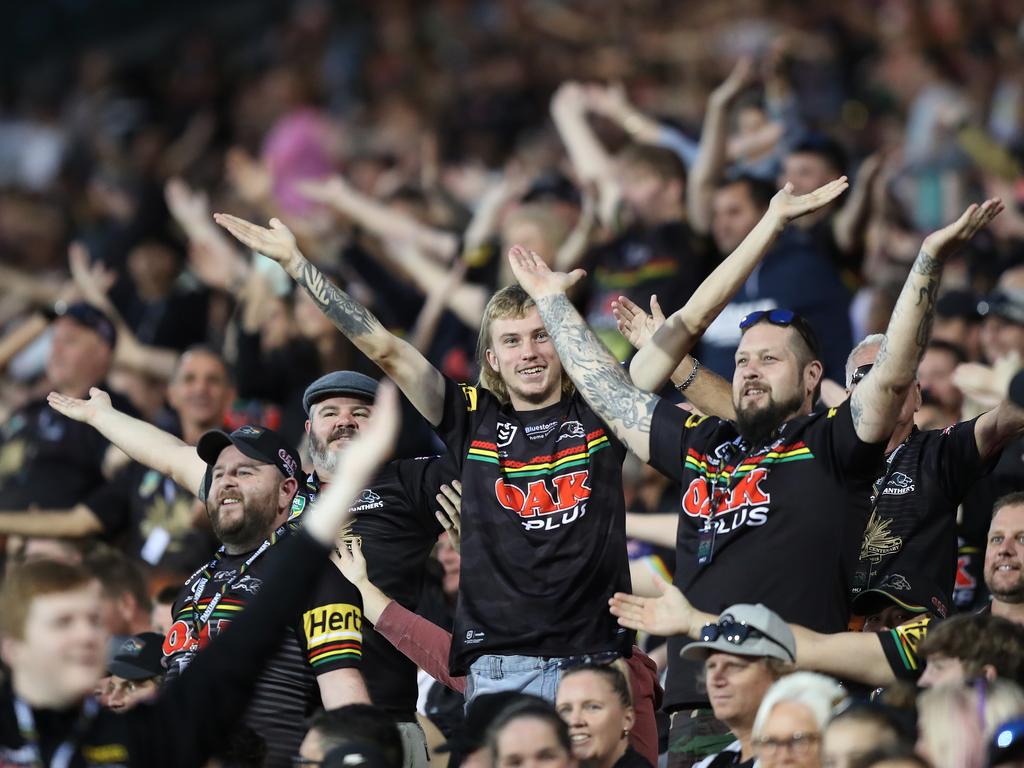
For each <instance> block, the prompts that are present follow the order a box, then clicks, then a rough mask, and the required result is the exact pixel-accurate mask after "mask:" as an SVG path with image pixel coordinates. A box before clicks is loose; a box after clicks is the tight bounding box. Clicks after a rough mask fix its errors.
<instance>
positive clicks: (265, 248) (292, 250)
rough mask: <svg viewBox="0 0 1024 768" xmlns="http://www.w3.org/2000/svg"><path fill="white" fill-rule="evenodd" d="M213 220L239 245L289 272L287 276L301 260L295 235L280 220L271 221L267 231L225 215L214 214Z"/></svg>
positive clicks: (256, 225) (235, 217) (243, 220)
mask: <svg viewBox="0 0 1024 768" xmlns="http://www.w3.org/2000/svg"><path fill="white" fill-rule="evenodd" d="M213 220H214V221H216V222H217V223H218V224H220V225H221V226H222V227H224V229H226V230H227V231H228V232H230V233H231V235H232V236H233V237H234V238H235V239H236V240H238V241H239V242H240V243H242V244H244V245H247V246H249V247H250V248H252V249H253V250H254V251H257V252H259V253H262V254H263V255H264V256H266V257H268V258H271V259H273V260H274V261H276V262H277V263H278V264H280V265H281V266H282V267H284V268H285V270H287V271H289V274H290V268H291V267H293V266H294V265H295V264H296V263H297V262H298V261H300V260H301V259H302V254H301V253H300V252H299V247H298V245H297V244H296V242H295V235H293V234H292V231H291V230H290V229H288V227H286V226H285V225H284V224H282V223H281V220H280V219H271V220H270V228H269V229H268V228H266V227H261V226H259V225H258V224H253V223H252V222H249V221H246V220H245V219H240V218H238V217H237V216H231V215H230V214H227V213H215V214H213Z"/></svg>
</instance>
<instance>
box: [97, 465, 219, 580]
mask: <svg viewBox="0 0 1024 768" xmlns="http://www.w3.org/2000/svg"><path fill="white" fill-rule="evenodd" d="M197 503H198V502H197V500H196V497H195V494H194V493H193V492H192V491H189V490H187V489H185V488H182V487H181V486H180V485H178V484H177V483H175V482H174V480H173V479H171V478H170V477H168V476H167V475H163V474H161V473H160V472H158V471H157V470H155V469H149V468H148V467H145V466H143V465H142V464H139V463H137V462H132V463H131V464H129V465H128V466H127V467H125V468H124V469H122V470H121V471H120V472H118V473H117V474H116V475H115V476H114V478H113V479H112V480H111V481H110V482H109V483H107V484H106V485H104V486H102V487H101V488H100V489H99V490H97V491H96V492H95V493H93V494H92V495H90V496H89V498H88V499H86V500H85V505H86V506H87V507H89V509H91V510H92V512H93V514H94V515H96V517H97V518H99V520H100V522H101V523H102V524H103V535H104V536H105V537H106V538H110V539H117V538H121V537H124V543H123V546H124V550H125V551H126V552H127V553H128V554H129V555H131V556H132V557H134V558H138V559H140V560H142V561H143V562H145V563H148V564H149V565H151V566H153V567H154V568H158V569H159V570H161V571H167V572H171V573H182V574H188V573H191V572H192V571H194V570H195V569H196V568H199V567H200V566H201V565H202V564H203V563H205V562H206V561H207V560H209V559H210V552H211V551H213V550H214V549H216V548H217V539H216V538H215V537H214V535H213V533H212V532H210V531H208V530H206V529H203V528H197V527H196V526H194V525H193V523H192V521H193V510H194V508H195V505H196V504H197Z"/></svg>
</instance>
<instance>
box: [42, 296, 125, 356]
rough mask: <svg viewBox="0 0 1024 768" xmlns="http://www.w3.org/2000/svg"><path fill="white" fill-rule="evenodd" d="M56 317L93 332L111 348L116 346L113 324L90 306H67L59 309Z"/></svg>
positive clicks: (83, 303) (83, 304) (79, 304)
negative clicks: (73, 322) (63, 318)
mask: <svg viewBox="0 0 1024 768" xmlns="http://www.w3.org/2000/svg"><path fill="white" fill-rule="evenodd" d="M56 317H57V318H61V317H66V318H68V319H69V320H74V321H75V322H76V323H78V324H79V325H81V326H82V327H83V328H88V329H89V330H91V331H95V332H96V334H97V335H98V336H99V337H100V338H101V339H103V341H105V342H106V343H107V344H108V345H110V347H111V348H113V347H114V346H116V345H117V329H116V328H114V324H113V322H111V320H110V318H109V317H107V316H106V315H105V314H103V312H101V311H100V310H98V309H97V308H96V307H94V306H93V305H92V304H86V303H85V302H84V301H79V302H76V303H75V304H69V305H68V306H66V307H63V308H61V309H59V310H58V311H57V315H56Z"/></svg>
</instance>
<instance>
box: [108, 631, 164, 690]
mask: <svg viewBox="0 0 1024 768" xmlns="http://www.w3.org/2000/svg"><path fill="white" fill-rule="evenodd" d="M163 644H164V638H163V635H161V634H159V633H157V632H143V633H141V634H138V635H132V636H131V637H129V638H128V639H127V640H125V641H124V642H123V643H122V644H121V647H120V648H119V649H118V651H117V653H116V654H115V655H114V658H113V659H112V660H111V661H110V664H109V665H108V666H107V671H108V672H109V673H110V674H112V675H117V676H118V677H123V678H124V679H125V680H148V679H149V678H151V677H156V676H158V675H162V674H163V673H164V671H165V670H164V666H163V663H162V661H163V657H164V651H163Z"/></svg>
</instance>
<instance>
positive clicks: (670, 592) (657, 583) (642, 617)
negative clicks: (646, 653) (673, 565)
mask: <svg viewBox="0 0 1024 768" xmlns="http://www.w3.org/2000/svg"><path fill="white" fill-rule="evenodd" d="M652 581H653V584H654V587H655V589H657V590H658V591H659V592H661V595H660V596H658V597H639V596H637V595H629V594H626V593H624V592H616V593H615V594H614V595H612V597H611V599H610V600H609V601H608V605H609V606H610V607H609V610H610V611H611V614H612V616H615V617H616V618H617V619H618V620H619V625H620V626H623V627H627V628H629V629H638V630H641V631H643V632H647V633H649V634H652V635H660V636H661V637H670V636H672V635H686V634H689V632H690V631H691V628H692V627H691V624H692V623H693V619H694V618H695V616H696V613H697V612H696V611H695V610H694V608H693V606H692V605H690V601H689V600H687V599H686V598H685V597H683V593H682V592H680V591H679V589H678V588H676V587H674V586H672V585H671V584H669V583H668V582H667V581H665V580H664V579H661V578H660V577H657V576H656V577H655V578H654V579H653V580H652Z"/></svg>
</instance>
